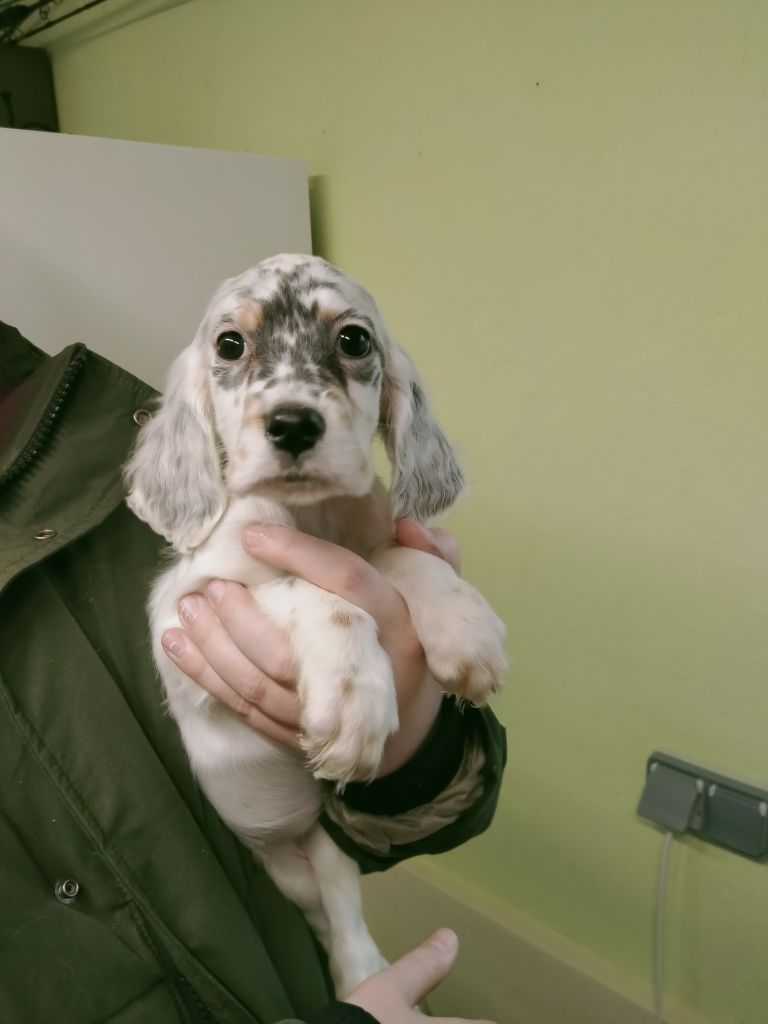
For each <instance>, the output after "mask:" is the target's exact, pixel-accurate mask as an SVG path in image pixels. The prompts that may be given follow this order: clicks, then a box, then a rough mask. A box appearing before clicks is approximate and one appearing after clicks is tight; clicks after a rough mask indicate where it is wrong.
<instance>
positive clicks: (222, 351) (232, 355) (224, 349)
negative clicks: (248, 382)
mask: <svg viewBox="0 0 768 1024" xmlns="http://www.w3.org/2000/svg"><path fill="white" fill-rule="evenodd" d="M216 351H217V352H218V353H219V355H220V356H221V358H222V359H229V360H230V361H233V360H235V359H239V358H240V356H241V355H242V354H243V352H245V342H244V341H243V339H242V337H241V335H239V334H238V333H237V331H225V332H224V333H223V334H220V335H219V336H218V338H217V339H216Z"/></svg>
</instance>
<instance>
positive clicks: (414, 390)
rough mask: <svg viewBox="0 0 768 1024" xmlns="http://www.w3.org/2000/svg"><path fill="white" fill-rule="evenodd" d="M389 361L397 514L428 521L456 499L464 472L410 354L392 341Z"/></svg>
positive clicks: (386, 426) (387, 430) (388, 435)
mask: <svg viewBox="0 0 768 1024" xmlns="http://www.w3.org/2000/svg"><path fill="white" fill-rule="evenodd" d="M385 363H386V365H385V369H384V390H383V394H382V418H381V432H382V435H383V437H384V443H385V446H386V449H387V454H388V455H389V458H390V461H391V463H392V499H393V505H394V512H395V517H396V518H398V519H399V518H402V517H403V516H411V517H413V518H414V519H428V518H429V517H430V516H433V515H435V514H436V513H438V512H442V511H443V509H446V508H448V507H449V506H450V505H452V504H453V503H454V502H455V501H456V499H457V498H458V497H459V495H460V494H461V492H462V490H463V489H464V474H463V473H462V471H461V467H460V466H459V464H458V462H457V461H456V456H455V454H454V451H453V449H452V448H451V445H450V443H449V441H448V439H447V437H446V436H445V434H444V433H443V432H442V430H441V429H440V426H439V425H438V423H437V420H436V419H435V418H434V416H433V415H432V411H431V409H430V407H429V403H428V402H427V397H426V395H425V394H424V391H423V389H422V387H421V385H420V383H419V381H418V378H417V375H416V371H415V369H414V366H413V364H412V363H411V361H410V359H409V358H408V356H407V355H406V354H405V352H403V350H402V349H401V348H399V346H397V345H395V344H394V343H391V344H390V346H389V352H388V353H387V358H386V360H385Z"/></svg>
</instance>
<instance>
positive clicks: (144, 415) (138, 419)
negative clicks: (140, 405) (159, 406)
mask: <svg viewBox="0 0 768 1024" xmlns="http://www.w3.org/2000/svg"><path fill="white" fill-rule="evenodd" d="M151 419H152V413H151V412H150V411H149V409H137V410H136V412H135V413H134V414H133V422H134V423H136V424H138V425H139V426H140V427H143V426H144V424H145V423H149V421H150V420H151Z"/></svg>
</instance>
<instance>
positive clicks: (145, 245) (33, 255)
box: [0, 129, 311, 387]
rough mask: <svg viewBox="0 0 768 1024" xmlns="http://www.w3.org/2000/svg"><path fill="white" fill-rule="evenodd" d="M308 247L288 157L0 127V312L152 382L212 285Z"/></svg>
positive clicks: (38, 338)
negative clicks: (269, 258) (82, 345)
mask: <svg viewBox="0 0 768 1024" xmlns="http://www.w3.org/2000/svg"><path fill="white" fill-rule="evenodd" d="M310 249H311V238H310V226H309V200H308V185H307V172H306V168H305V167H304V165H303V164H302V163H301V162H300V161H298V160H287V159H283V158H278V157H268V156H252V155H248V154H242V153H223V152H217V151H215V150H202V149H188V148H185V147H181V146H157V145H150V144H147V143H136V142H122V141H115V140H112V139H100V138H88V137H82V136H74V135H54V134H46V133H43V132H26V131H17V130H13V129H0V319H2V320H4V321H6V322H7V323H10V324H13V325H14V326H15V327H18V328H19V330H20V331H21V332H22V334H24V335H25V336H26V337H28V338H29V339H30V340H31V341H34V342H35V343H36V344H38V345H40V347H41V348H44V349H46V350H47V351H50V352H56V351H59V350H60V349H61V348H63V347H64V346H65V345H69V344H72V342H75V341H82V342H85V344H86V345H88V347H89V348H91V349H93V350H94V351H96V352H99V353H101V354H102V355H105V356H107V357H108V358H109V359H111V360H113V361H114V362H116V363H119V364H120V365H121V366H124V367H126V368H127V369H129V370H131V371H132V372H133V373H135V374H136V375H137V376H139V377H142V378H143V379H144V380H147V381H149V382H150V383H151V384H154V385H155V386H156V387H160V386H161V385H162V382H163V379H164V375H165V370H166V368H167V366H168V364H169V362H170V361H171V359H172V358H173V356H174V355H175V354H176V353H177V352H179V351H180V350H181V349H182V348H183V347H184V346H185V345H186V344H187V343H188V342H189V341H190V339H191V337H192V334H193V332H194V330H195V328H196V327H197V324H198V322H199V320H200V318H201V315H202V312H203V310H204V309H205V306H206V305H207V302H208V299H209V298H210V296H211V294H212V292H213V290H214V289H215V288H216V287H217V285H218V284H219V283H220V281H221V280H223V278H225V277H229V276H232V275H233V274H237V273H240V272H241V271H242V270H245V269H246V268H247V267H249V266H251V265H252V264H254V263H256V262H257V261H258V260H260V259H263V258H264V257H266V256H270V255H273V254H274V253H277V252H286V251H288V252H308V251H310Z"/></svg>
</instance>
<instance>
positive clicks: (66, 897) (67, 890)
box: [53, 878, 80, 903]
mask: <svg viewBox="0 0 768 1024" xmlns="http://www.w3.org/2000/svg"><path fill="white" fill-rule="evenodd" d="M53 891H54V893H55V895H56V899H57V900H58V901H59V903H74V901H75V896H77V894H78V893H79V892H80V885H79V883H78V882H76V881H75V879H74V878H60V879H59V880H58V882H57V883H56V885H55V886H54V887H53Z"/></svg>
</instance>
